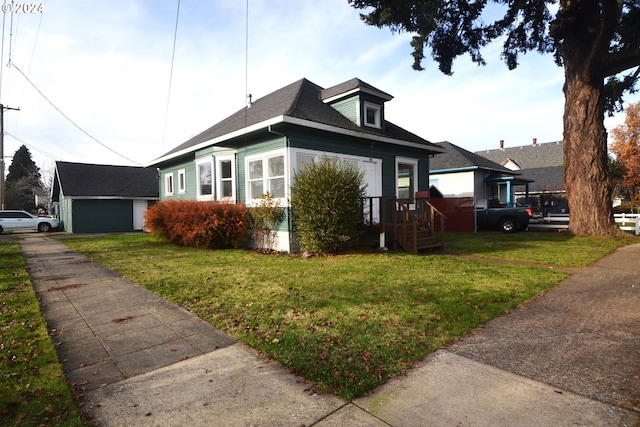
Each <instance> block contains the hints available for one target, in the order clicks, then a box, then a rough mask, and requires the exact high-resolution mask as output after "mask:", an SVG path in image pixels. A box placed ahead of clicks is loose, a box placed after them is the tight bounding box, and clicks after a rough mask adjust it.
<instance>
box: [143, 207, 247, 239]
mask: <svg viewBox="0 0 640 427" xmlns="http://www.w3.org/2000/svg"><path fill="white" fill-rule="evenodd" d="M145 227H146V228H147V229H148V230H149V232H151V234H153V235H154V236H157V237H159V238H160V239H162V240H165V241H168V242H172V243H175V244H177V245H181V246H193V247H196V248H203V249H228V248H238V247H240V246H242V245H243V244H244V243H245V242H246V240H247V237H248V231H249V213H248V210H247V207H246V206H245V205H244V204H232V203H226V202H197V201H194V200H167V201H163V202H159V203H156V204H155V205H153V206H152V207H150V208H149V209H147V213H146V215H145Z"/></svg>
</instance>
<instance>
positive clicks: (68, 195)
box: [51, 162, 159, 233]
mask: <svg viewBox="0 0 640 427" xmlns="http://www.w3.org/2000/svg"><path fill="white" fill-rule="evenodd" d="M158 199H159V197H158V171H157V170H156V169H154V168H143V167H134V166H109V165H95V164H85V163H69V162H56V169H55V172H54V176H53V185H52V188H51V200H52V203H53V205H54V212H53V213H54V214H55V216H57V217H58V218H59V219H60V228H61V229H64V230H65V231H68V232H70V233H98V232H122V231H136V230H142V229H143V227H144V213H145V211H146V210H147V206H148V205H149V204H150V203H154V202H156V201H157V200H158Z"/></svg>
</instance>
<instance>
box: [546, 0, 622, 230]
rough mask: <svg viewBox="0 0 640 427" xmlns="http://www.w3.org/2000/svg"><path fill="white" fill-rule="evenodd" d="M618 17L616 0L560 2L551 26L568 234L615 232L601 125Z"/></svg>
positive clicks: (605, 141)
mask: <svg viewBox="0 0 640 427" xmlns="http://www.w3.org/2000/svg"><path fill="white" fill-rule="evenodd" d="M617 16H619V8H618V3H617V0H602V3H600V2H599V1H597V0H561V2H560V11H559V12H558V16H557V19H556V22H555V24H554V25H555V26H556V29H555V31H556V36H557V37H559V39H561V40H562V44H561V47H560V52H561V54H562V59H563V63H564V71H565V85H564V95H565V105H564V136H563V140H564V141H563V146H564V161H565V175H564V185H565V189H566V191H567V200H568V203H569V215H570V220H569V232H571V233H572V234H575V235H578V236H611V235H615V234H618V233H620V229H619V228H618V227H617V226H616V223H615V221H614V219H613V209H612V200H611V193H612V190H611V182H610V177H609V162H608V156H607V131H606V129H605V127H604V78H605V67H606V57H607V54H608V52H607V50H608V46H609V42H610V40H611V37H612V36H613V33H614V30H615V25H616V22H617Z"/></svg>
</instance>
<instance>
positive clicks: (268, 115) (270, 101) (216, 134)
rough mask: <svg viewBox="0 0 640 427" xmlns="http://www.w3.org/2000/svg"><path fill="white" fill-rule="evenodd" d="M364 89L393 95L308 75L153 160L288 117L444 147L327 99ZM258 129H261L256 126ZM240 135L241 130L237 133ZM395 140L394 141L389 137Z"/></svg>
mask: <svg viewBox="0 0 640 427" xmlns="http://www.w3.org/2000/svg"><path fill="white" fill-rule="evenodd" d="M358 89H361V90H362V91H363V92H367V93H371V94H375V95H376V96H378V97H380V98H382V99H386V100H388V99H390V98H391V95H388V94H386V93H384V92H382V91H380V90H378V89H376V88H374V87H373V86H371V85H369V84H367V83H364V82H362V81H361V80H359V79H351V80H349V81H347V82H345V83H341V84H339V85H336V86H334V87H331V88H328V89H323V88H322V87H320V86H318V85H317V84H315V83H312V82H310V81H309V80H307V79H301V80H298V81H297V82H295V83H291V84H289V85H287V86H285V87H283V88H281V89H278V90H276V91H275V92H272V93H270V94H269V95H266V96H264V97H262V98H259V99H257V100H255V101H254V102H253V103H252V104H251V105H250V106H248V107H245V108H242V109H241V110H239V111H236V112H235V113H234V114H232V115H230V116H229V117H227V118H226V119H223V120H222V121H220V122H218V123H216V124H215V125H213V126H211V127H210V128H208V129H206V130H205V131H203V132H201V133H200V134H198V135H196V136H194V137H193V138H191V139H189V140H188V141H186V142H184V143H182V144H180V145H178V146H177V147H175V148H173V149H172V150H170V151H168V152H167V153H165V154H163V155H162V156H161V157H160V158H158V159H156V160H154V161H153V162H152V163H151V164H152V165H153V164H158V163H161V162H162V161H164V160H167V159H171V158H172V157H176V156H178V155H181V154H186V153H188V152H190V151H193V150H197V149H198V148H201V147H203V146H205V145H208V144H213V142H212V140H215V139H217V138H222V139H225V138H227V137H228V138H231V137H232V136H233V135H232V134H234V133H236V132H239V131H242V130H245V129H249V130H251V129H253V128H252V126H256V125H261V124H262V125H263V126H262V127H260V129H264V128H266V127H267V126H268V125H269V124H276V123H281V122H285V121H289V122H290V123H295V124H299V125H302V126H307V127H313V126H314V125H320V127H322V126H327V127H329V128H328V130H331V131H334V132H344V133H348V134H351V135H356V134H357V136H360V137H363V138H367V137H369V138H376V137H380V138H387V139H390V140H395V141H397V142H398V143H399V142H408V143H412V144H417V145H418V146H421V147H424V148H426V149H432V150H433V151H435V152H437V151H440V150H439V148H438V147H437V146H435V145H434V144H431V143H430V142H429V141H427V140H426V139H423V138H421V137H419V136H417V135H415V134H413V133H411V132H409V131H407V130H405V129H403V128H401V127H399V126H396V125H394V124H393V123H390V122H388V121H385V123H384V127H383V129H375V128H370V127H365V126H358V125H356V124H355V123H353V122H352V121H351V120H349V119H348V118H347V117H345V116H343V115H342V114H340V113H339V112H338V111H337V110H335V109H334V108H333V107H332V106H331V105H329V104H328V103H325V102H323V99H328V98H330V97H333V96H336V95H339V94H340V93H341V92H345V91H353V90H358ZM253 130H258V129H253ZM234 135H235V136H240V135H241V134H234ZM389 142H393V141H389Z"/></svg>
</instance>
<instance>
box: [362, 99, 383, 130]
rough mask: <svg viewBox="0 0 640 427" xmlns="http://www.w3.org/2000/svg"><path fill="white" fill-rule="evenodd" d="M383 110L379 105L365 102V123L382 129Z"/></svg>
mask: <svg viewBox="0 0 640 427" xmlns="http://www.w3.org/2000/svg"><path fill="white" fill-rule="evenodd" d="M381 110H382V108H381V107H380V106H379V105H376V104H371V103H369V102H365V103H364V124H365V126H369V127H372V128H377V129H380V128H381V127H382V126H381V123H380V122H381V117H380V116H381Z"/></svg>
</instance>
